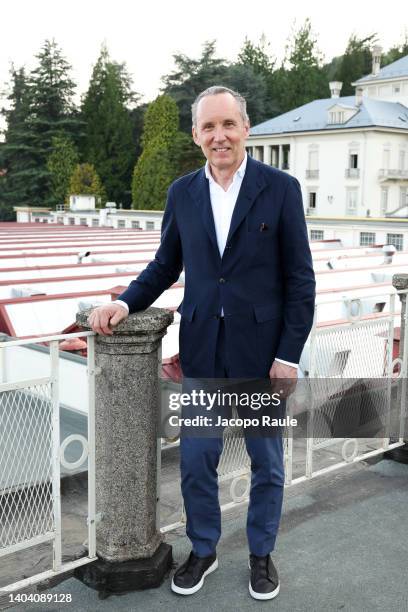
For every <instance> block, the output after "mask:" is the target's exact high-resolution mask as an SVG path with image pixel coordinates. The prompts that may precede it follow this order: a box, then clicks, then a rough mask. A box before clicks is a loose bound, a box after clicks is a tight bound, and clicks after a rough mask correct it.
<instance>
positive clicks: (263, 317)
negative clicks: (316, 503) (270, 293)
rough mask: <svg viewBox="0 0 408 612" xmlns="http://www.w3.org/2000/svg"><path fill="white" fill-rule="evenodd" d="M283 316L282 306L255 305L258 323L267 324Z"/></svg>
mask: <svg viewBox="0 0 408 612" xmlns="http://www.w3.org/2000/svg"><path fill="white" fill-rule="evenodd" d="M282 314H283V312H282V305H281V304H254V315H255V319H256V322H257V323H265V322H266V321H270V320H271V319H276V318H278V317H281V316H282Z"/></svg>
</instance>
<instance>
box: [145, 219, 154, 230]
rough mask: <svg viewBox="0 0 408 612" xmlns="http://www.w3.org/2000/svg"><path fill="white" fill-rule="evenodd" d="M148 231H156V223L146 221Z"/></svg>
mask: <svg viewBox="0 0 408 612" xmlns="http://www.w3.org/2000/svg"><path fill="white" fill-rule="evenodd" d="M146 229H147V230H154V221H146Z"/></svg>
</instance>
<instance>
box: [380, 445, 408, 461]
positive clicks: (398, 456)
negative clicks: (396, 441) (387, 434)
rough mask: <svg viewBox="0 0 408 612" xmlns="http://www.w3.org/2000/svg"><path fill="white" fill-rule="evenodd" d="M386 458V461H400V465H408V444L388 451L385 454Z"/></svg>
mask: <svg viewBox="0 0 408 612" xmlns="http://www.w3.org/2000/svg"><path fill="white" fill-rule="evenodd" d="M384 457H385V458H386V459H392V460H393V461H398V462H399V463H408V444H405V445H404V446H398V447H397V448H393V449H392V450H389V451H387V452H386V453H384Z"/></svg>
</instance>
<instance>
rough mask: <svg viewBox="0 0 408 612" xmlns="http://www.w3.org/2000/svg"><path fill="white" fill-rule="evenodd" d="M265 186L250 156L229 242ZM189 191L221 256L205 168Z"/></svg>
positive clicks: (256, 165) (234, 213)
mask: <svg viewBox="0 0 408 612" xmlns="http://www.w3.org/2000/svg"><path fill="white" fill-rule="evenodd" d="M265 185H266V181H265V179H264V177H263V174H262V173H261V172H260V170H259V166H258V162H256V161H254V160H253V159H252V158H251V157H249V156H248V159H247V165H246V170H245V176H244V179H243V181H242V185H241V189H240V190H239V194H238V198H237V201H236V204H235V208H234V212H233V214H232V219H231V225H230V229H229V232H228V238H227V242H228V241H229V240H230V238H231V237H232V235H233V234H234V232H235V231H236V230H237V229H238V227H239V225H240V224H241V223H242V221H243V220H244V219H245V217H246V215H247V214H248V212H249V211H250V209H251V207H252V205H253V204H254V202H255V199H256V197H257V196H258V194H259V193H260V192H261V191H262V189H263V188H264V187H265ZM188 189H189V191H190V193H191V195H192V197H193V200H194V202H195V204H196V206H197V207H198V209H199V211H200V214H201V218H202V220H203V223H204V227H205V229H206V231H207V234H208V236H209V238H210V240H211V243H212V244H213V246H214V248H215V250H216V252H217V254H218V256H219V250H218V243H217V236H216V233H215V225H214V216H213V212H212V208H211V200H210V188H209V183H208V179H207V178H206V176H205V171H204V168H202V169H201V170H200V171H199V172H198V174H197V176H196V179H195V180H194V181H192V183H190V185H189V188H188Z"/></svg>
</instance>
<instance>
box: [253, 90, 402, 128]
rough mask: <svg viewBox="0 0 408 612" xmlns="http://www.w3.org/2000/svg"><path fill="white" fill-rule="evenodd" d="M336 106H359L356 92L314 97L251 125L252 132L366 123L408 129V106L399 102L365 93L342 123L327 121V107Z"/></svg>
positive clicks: (351, 126)
mask: <svg viewBox="0 0 408 612" xmlns="http://www.w3.org/2000/svg"><path fill="white" fill-rule="evenodd" d="M333 106H342V107H352V108H355V109H357V107H356V105H355V96H344V97H342V98H324V99H323V100H313V102H308V103H307V104H304V105H303V106H299V107H298V108H295V109H293V110H291V111H289V112H287V113H283V115H279V117H274V118H273V119H269V120H268V121H264V122H263V123H259V124H258V125H255V126H254V127H252V128H251V131H250V135H251V136H260V135H264V134H265V135H268V134H285V133H291V132H312V131H321V130H327V131H332V130H342V129H343V130H345V129H347V130H348V129H350V128H365V127H388V128H399V129H404V130H407V132H408V109H407V108H406V107H405V106H404V105H403V104H399V103H398V102H384V101H382V100H374V99H372V98H365V97H364V98H363V101H362V104H361V106H360V107H359V110H358V112H357V113H356V114H355V115H353V116H352V117H351V119H349V120H348V121H345V122H344V123H342V124H338V123H328V118H329V117H328V110H329V109H330V108H331V107H333Z"/></svg>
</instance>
